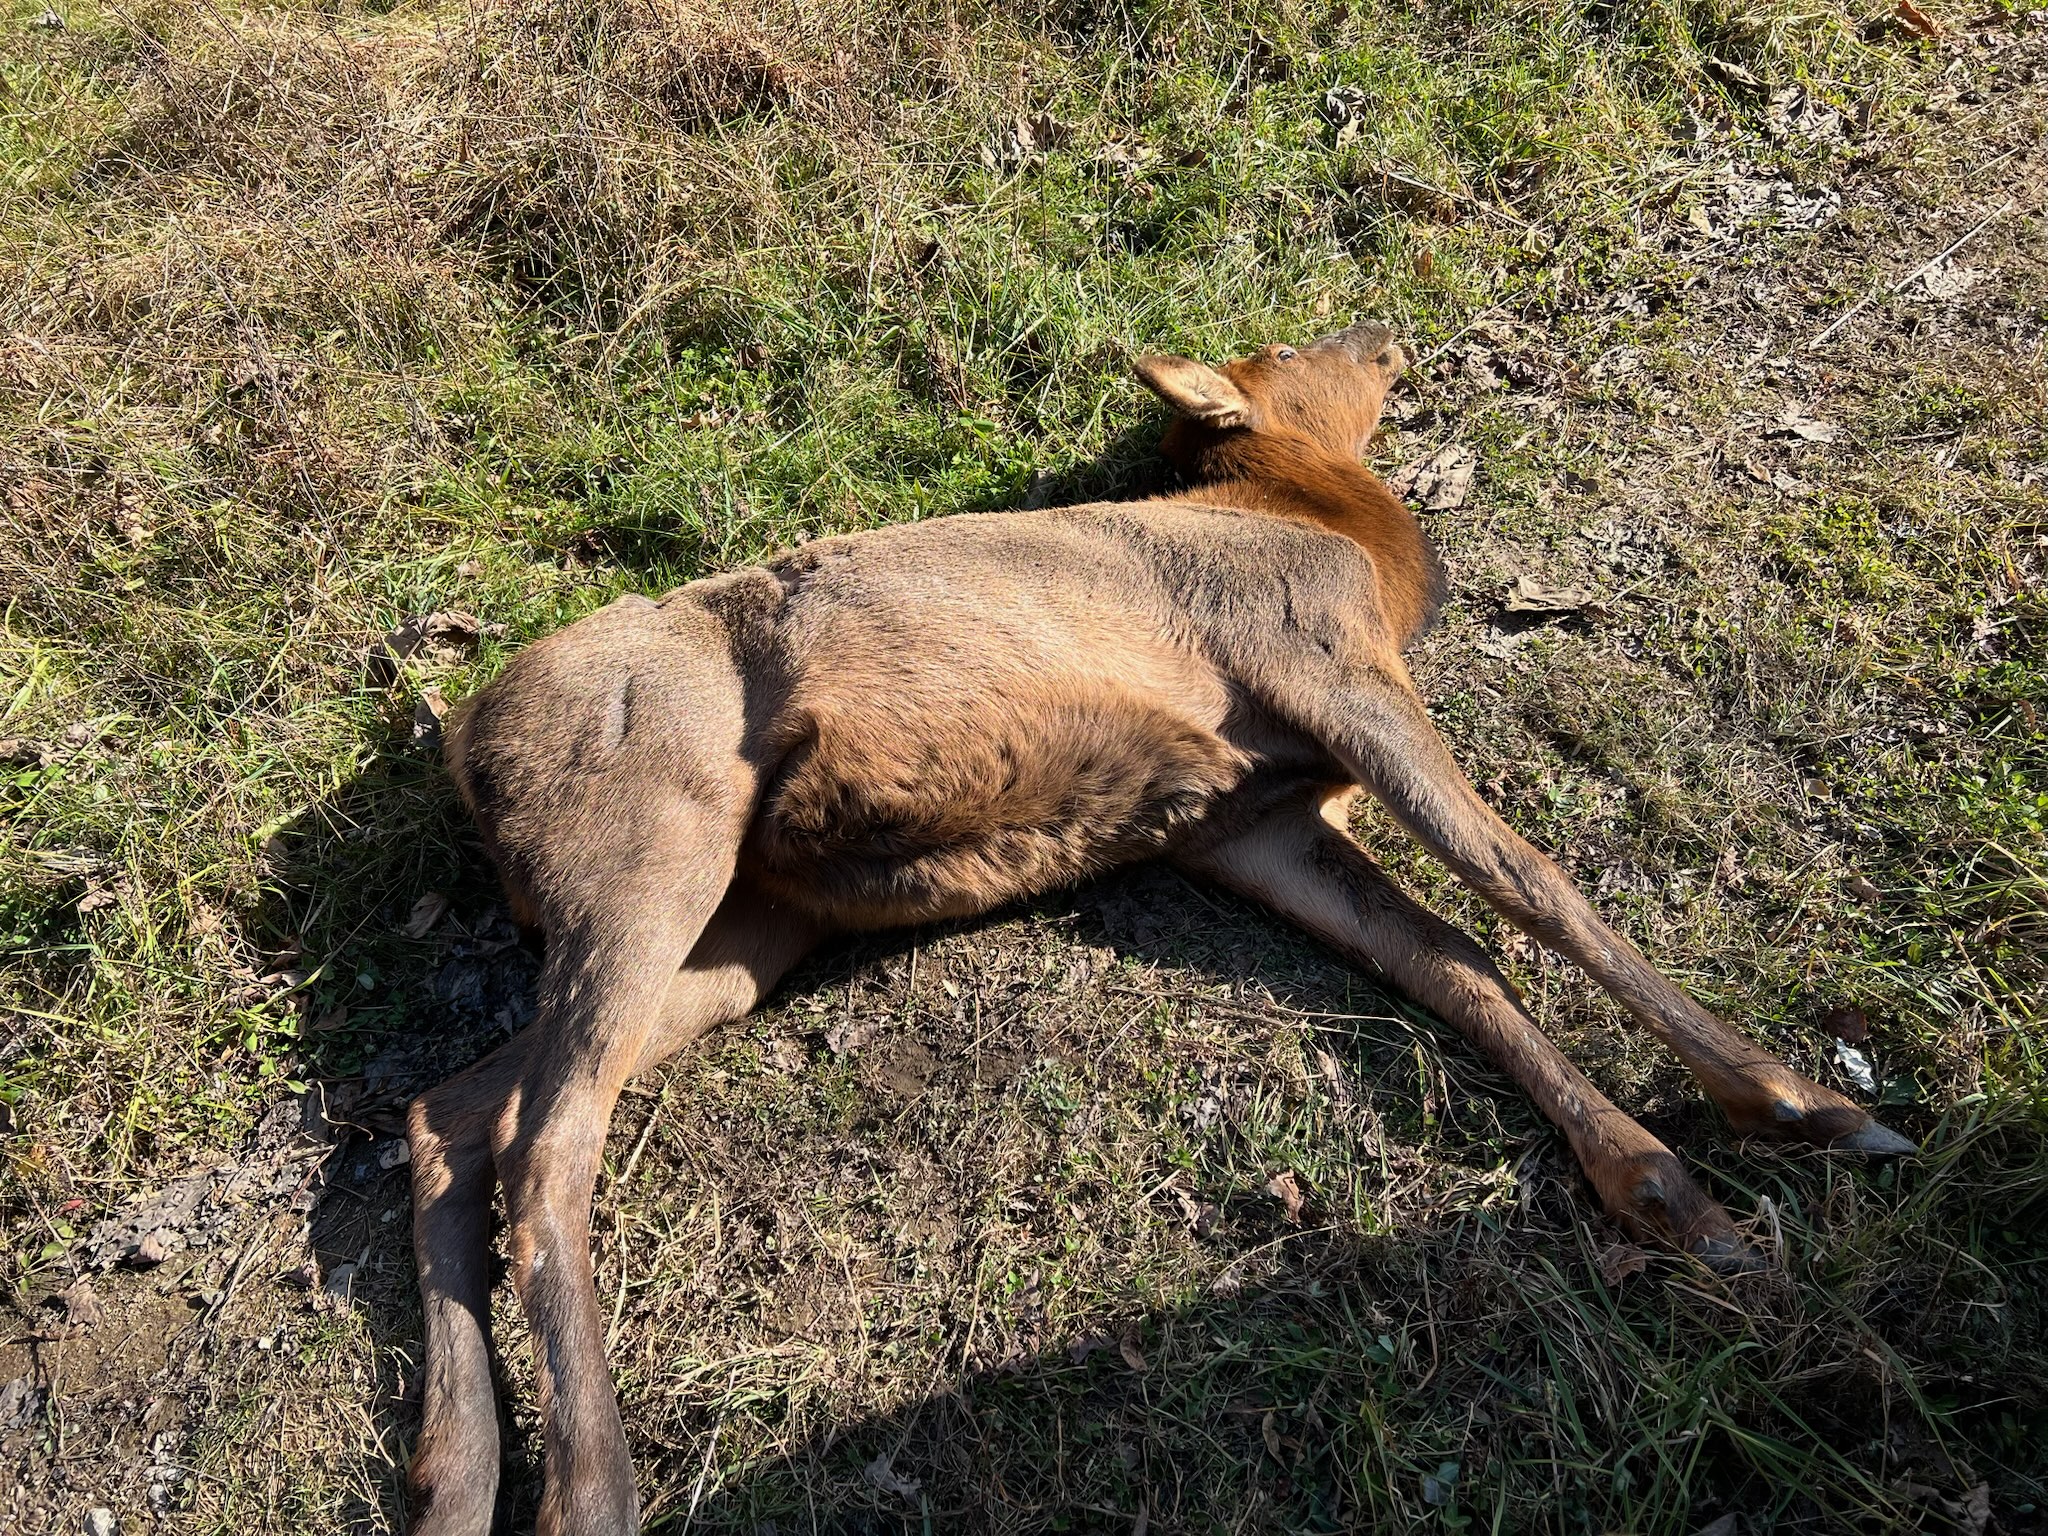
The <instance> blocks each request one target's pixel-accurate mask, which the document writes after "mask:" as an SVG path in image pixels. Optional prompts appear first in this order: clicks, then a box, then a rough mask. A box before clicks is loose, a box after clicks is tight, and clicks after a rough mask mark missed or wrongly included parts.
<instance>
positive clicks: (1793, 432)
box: [1764, 400, 1842, 443]
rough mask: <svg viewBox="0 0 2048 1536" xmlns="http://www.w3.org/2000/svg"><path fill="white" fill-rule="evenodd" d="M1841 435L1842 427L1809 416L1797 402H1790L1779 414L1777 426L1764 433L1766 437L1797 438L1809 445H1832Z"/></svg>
mask: <svg viewBox="0 0 2048 1536" xmlns="http://www.w3.org/2000/svg"><path fill="white" fill-rule="evenodd" d="M1841 435H1842V429H1841V428H1840V427H1838V426H1836V425H1835V424H1834V423H1833V422H1831V421H1821V420H1819V419H1818V418H1816V417H1814V416H1811V415H1809V414H1808V413H1807V410H1806V407H1805V406H1803V405H1801V404H1800V403H1799V402H1798V401H1797V400H1788V401H1787V402H1786V403H1785V409H1784V410H1783V411H1782V412H1781V413H1779V416H1778V423H1777V425H1776V426H1774V427H1771V428H1770V429H1768V430H1767V431H1766V432H1765V433H1764V436H1765V437H1796V438H1798V439H1799V440H1800V441H1801V442H1807V443H1832V442H1834V441H1835V439H1837V438H1838V437H1840V436H1841Z"/></svg>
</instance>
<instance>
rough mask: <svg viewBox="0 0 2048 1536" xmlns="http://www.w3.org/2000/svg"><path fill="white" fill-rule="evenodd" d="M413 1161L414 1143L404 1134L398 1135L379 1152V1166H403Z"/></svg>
mask: <svg viewBox="0 0 2048 1536" xmlns="http://www.w3.org/2000/svg"><path fill="white" fill-rule="evenodd" d="M411 1161H412V1143H411V1142H409V1141H407V1140H406V1139H405V1138H404V1137H403V1136H400V1137H397V1138H395V1139H394V1140H392V1141H391V1142H390V1143H389V1144H387V1145H386V1146H385V1148H384V1150H383V1151H381V1152H379V1153H378V1154H377V1166H378V1167H379V1168H383V1169H386V1170H389V1169H392V1168H403V1167H405V1165H406V1164H408V1163H410V1162H411Z"/></svg>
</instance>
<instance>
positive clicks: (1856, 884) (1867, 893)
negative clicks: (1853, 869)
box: [1842, 875, 1884, 907]
mask: <svg viewBox="0 0 2048 1536" xmlns="http://www.w3.org/2000/svg"><path fill="white" fill-rule="evenodd" d="M1842 889H1843V890H1845V891H1847V892H1848V893H1849V894H1850V895H1851V896H1854V897H1855V898H1856V899H1857V900H1858V901H1860V902H1862V903H1864V904H1865V905H1866V906H1872V907H1874V906H1876V905H1877V904H1878V903H1879V902H1880V901H1883V900H1884V892H1883V891H1880V890H1879V889H1878V888H1877V887H1876V886H1874V885H1872V884H1871V883H1870V882H1869V881H1868V880H1866V879H1864V878H1863V876H1861V875H1851V876H1850V877H1849V878H1848V879H1846V880H1844V881H1843V882H1842Z"/></svg>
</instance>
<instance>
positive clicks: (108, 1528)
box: [85, 1508, 121, 1536]
mask: <svg viewBox="0 0 2048 1536" xmlns="http://www.w3.org/2000/svg"><path fill="white" fill-rule="evenodd" d="M120 1529H121V1522H120V1521H118V1520H116V1519H115V1518H114V1512H113V1511H112V1510H111V1509H106V1508H99V1509H88V1510H87V1511H86V1512H85V1536H116V1533H117V1532H118V1531H119V1530H120Z"/></svg>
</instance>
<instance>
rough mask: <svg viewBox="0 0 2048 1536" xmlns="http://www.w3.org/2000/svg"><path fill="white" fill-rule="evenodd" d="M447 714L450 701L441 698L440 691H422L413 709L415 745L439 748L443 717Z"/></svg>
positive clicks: (425, 689) (436, 689) (413, 737)
mask: <svg viewBox="0 0 2048 1536" xmlns="http://www.w3.org/2000/svg"><path fill="white" fill-rule="evenodd" d="M447 713H448V701H447V700H446V699H444V698H442V697H441V690H440V689H438V688H433V687H429V688H423V689H421V690H420V697H419V702H418V703H417V704H415V705H413V707H412V739H413V744H414V745H415V746H429V747H430V746H438V745H439V744H440V741H441V717H442V716H443V715H445V714H447Z"/></svg>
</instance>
